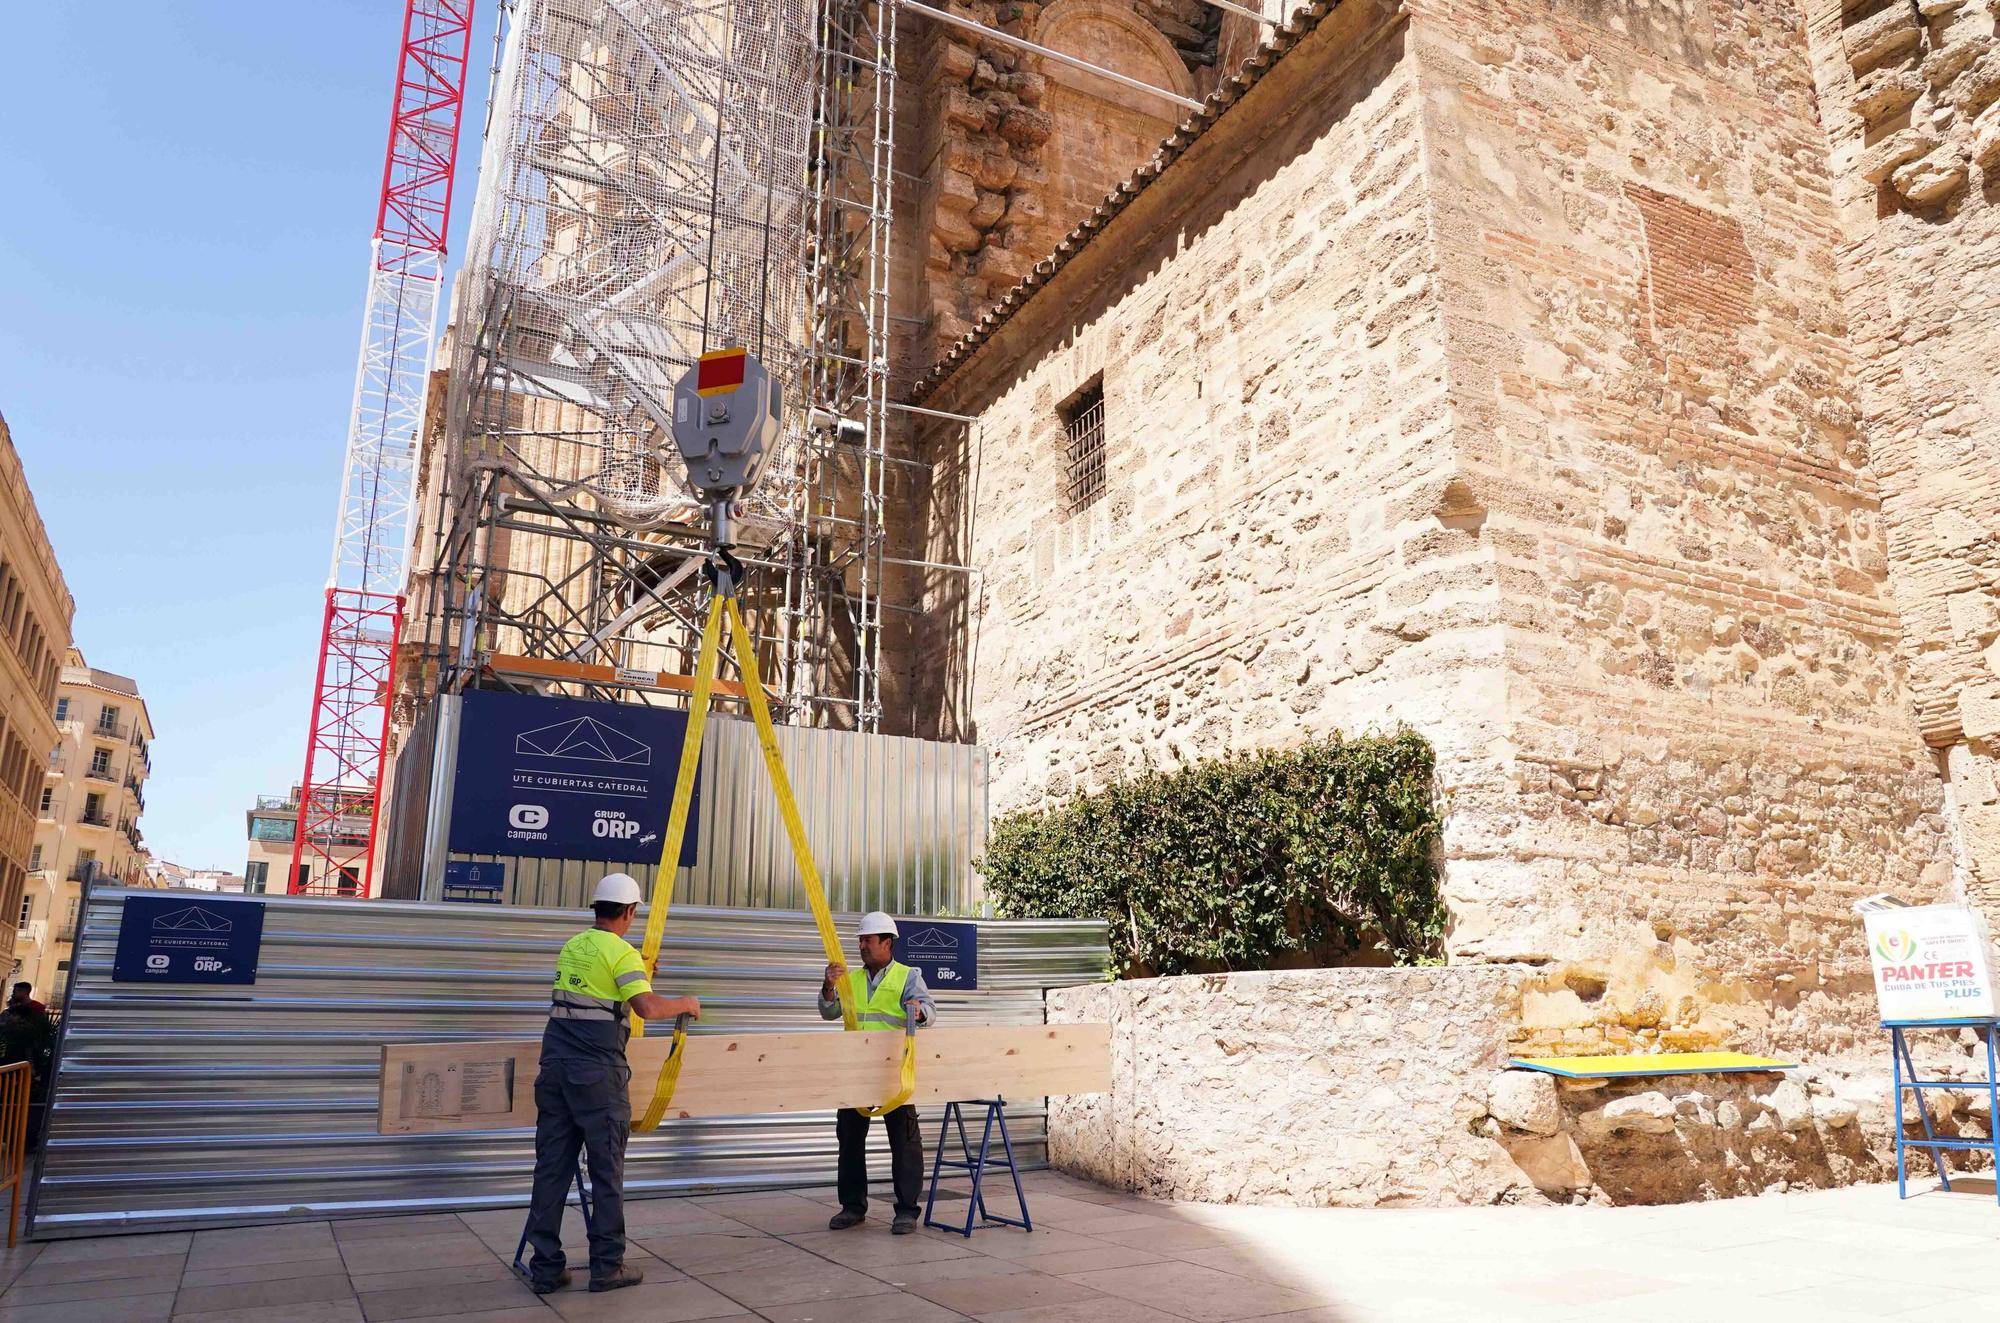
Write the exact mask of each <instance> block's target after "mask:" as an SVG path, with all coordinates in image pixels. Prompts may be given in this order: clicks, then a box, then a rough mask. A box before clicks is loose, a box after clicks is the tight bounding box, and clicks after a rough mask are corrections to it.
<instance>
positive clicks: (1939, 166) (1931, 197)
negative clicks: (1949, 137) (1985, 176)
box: [1889, 150, 1967, 207]
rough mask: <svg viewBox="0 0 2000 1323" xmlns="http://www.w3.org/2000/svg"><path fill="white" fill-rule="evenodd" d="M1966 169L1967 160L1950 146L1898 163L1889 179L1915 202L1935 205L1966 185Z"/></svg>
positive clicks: (1922, 204) (1903, 194)
mask: <svg viewBox="0 0 2000 1323" xmlns="http://www.w3.org/2000/svg"><path fill="white" fill-rule="evenodd" d="M1966 173H1967V172H1966V165H1965V161H1964V160H1963V159H1962V158H1960V157H1959V155H1958V154H1957V153H1956V152H1953V151H1949V150H1947V151H1942V152H1937V153H1935V154H1933V155H1931V156H1926V157H1924V158H1923V159H1921V160H1917V161H1911V162H1909V163H1908V164H1906V165H1901V166H1898V167H1897V168H1896V171H1895V173H1893V174H1892V175H1890V176H1889V182H1890V185H1891V186H1892V187H1894V188H1895V190H1896V192H1897V193H1898V194H1900V195H1901V196H1902V197H1903V199H1904V200H1905V201H1906V202H1909V203H1910V204H1911V205H1913V206H1918V207H1935V206H1937V205H1939V204H1940V203H1943V202H1945V201H1947V200H1949V199H1950V197H1951V195H1952V194H1954V193H1956V192H1958V190H1959V189H1961V188H1963V187H1965V178H1966Z"/></svg>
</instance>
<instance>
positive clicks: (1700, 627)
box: [1411, 0, 1950, 1053]
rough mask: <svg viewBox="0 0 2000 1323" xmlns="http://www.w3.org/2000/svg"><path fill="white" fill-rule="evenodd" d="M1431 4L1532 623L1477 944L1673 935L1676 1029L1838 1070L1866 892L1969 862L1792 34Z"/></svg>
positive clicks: (1507, 581)
mask: <svg viewBox="0 0 2000 1323" xmlns="http://www.w3.org/2000/svg"><path fill="white" fill-rule="evenodd" d="M1412 10H1413V18H1412V22H1411V31H1412V48H1413V54H1414V58H1415V61H1416V62H1417V64H1418V67H1419V70H1420V72H1419V74H1418V78H1419V82H1420V84H1421V86H1422V87H1423V89H1424V110H1425V116H1424V121H1423V129H1424V139H1425V144H1426V148H1427V152H1428V163H1429V170H1428V175H1427V183H1428V197H1429V201H1430V205H1431V208H1432V214H1433V218H1434V219H1433V228H1432V234H1433V239H1434V242H1435V244H1436V248H1437V252H1438V266H1439V270H1440V279H1439V286H1438V288H1439V297H1440V300H1441V304H1442V307H1443V309H1444V313H1443V320H1444V328H1445V335H1446V339H1447V343H1448V350H1447V356H1448V372H1449V378H1450V381H1451V387H1452V389H1451V414H1452V420H1453V442H1454V446H1455V449H1456V454H1457V457H1458V461H1459V464H1460V466H1461V474H1462V480H1463V482H1464V485H1465V487H1466V488H1467V490H1468V501H1469V504H1470V505H1471V506H1472V507H1474V508H1475V509H1476V510H1477V512H1478V513H1477V516H1476V518H1477V527H1476V529H1474V530H1473V531H1472V535H1471V536H1472V540H1473V542H1474V543H1475V544H1476V545H1477V546H1479V547H1481V548H1484V549H1489V550H1490V554H1491V555H1492V557H1493V558H1494V560H1495V562H1496V566H1497V573H1498V576H1499V580H1500V584H1501V599H1502V603H1503V611H1504V615H1505V619H1506V641H1505V665H1506V674H1507V699H1506V716H1507V731H1508V738H1507V746H1506V758H1507V763H1508V770H1509V775H1510V781H1511V787H1512V791H1513V793H1512V794H1511V796H1510V797H1509V800H1508V803H1507V806H1506V811H1505V814H1504V816H1503V817H1501V818H1500V819H1499V820H1497V821H1495V822H1494V824H1493V836H1492V839H1491V846H1492V848H1491V850H1490V851H1489V852H1488V853H1486V854H1485V855H1484V856H1483V857H1478V858H1464V859H1461V860H1458V861H1455V863H1454V866H1453V868H1452V870H1451V881H1452V893H1451V900H1452V906H1453V912H1454V915H1455V917H1456V919H1457V923H1456V926H1455V929H1454V933H1453V949H1454V952H1455V953H1456V954H1457V955H1458V956H1460V957H1477V958H1485V959H1529V960H1539V959H1545V958H1547V957H1550V956H1554V957H1558V958H1568V959H1574V958H1576V957H1579V956H1595V957H1604V956H1614V955H1615V956H1618V957H1620V958H1621V959H1629V958H1630V957H1631V956H1632V955H1633V954H1635V953H1636V954H1643V953H1647V952H1651V953H1652V957H1651V958H1652V959H1653V961H1654V964H1655V967H1657V965H1658V962H1659V960H1660V959H1661V958H1663V957H1664V956H1665V955H1666V953H1667V952H1668V951H1669V950H1671V951H1672V952H1673V953H1674V959H1673V964H1674V967H1675V969H1676V970H1677V971H1679V975H1678V976H1679V978H1681V979H1683V980H1692V982H1691V985H1690V986H1688V987H1687V989H1686V991H1685V992H1684V993H1683V994H1682V995H1680V996H1674V997H1666V998H1663V999H1662V1001H1663V1005H1662V1007H1661V1010H1660V1014H1659V1016H1658V1018H1657V1019H1655V1020H1654V1021H1652V1023H1651V1024H1650V1025H1649V1026H1647V1027H1650V1028H1658V1029H1660V1030H1661V1031H1662V1032H1663V1033H1665V1034H1666V1035H1668V1036H1670V1037H1672V1038H1674V1039H1677V1040H1679V1041H1680V1045H1682V1046H1689V1047H1692V1046H1704V1045H1713V1044H1717V1043H1726V1042H1732V1041H1738V1040H1740V1038H1741V1036H1742V1035H1744V1034H1746V1033H1762V1032H1766V1031H1768V1032H1769V1033H1770V1034H1771V1035H1772V1036H1773V1037H1772V1042H1773V1043H1774V1045H1776V1046H1779V1047H1781V1048H1785V1049H1787V1050H1804V1051H1811V1052H1815V1053H1838V1052H1841V1051H1843V1050H1845V1048H1846V1047H1847V1046H1848V1044H1849V1043H1850V1042H1851V1041H1853V1037H1854V1035H1855V1034H1856V1033H1857V1032H1861V1031H1864V1030H1866V1029H1867V1028H1868V1027H1869V1023H1870V1021H1871V1019H1872V1010H1873V1007H1872V999H1871V998H1870V997H1869V996H1868V972H1867V965H1866V961H1865V958H1864V952H1863V949H1862V944H1861V941H1860V932H1859V925H1858V923H1857V922H1856V921H1855V919H1854V916H1853V915H1852V913H1851V912H1850V911H1849V909H1848V906H1849V905H1850V904H1851V902H1852V901H1853V900H1854V899H1856V898H1857V897H1859V896H1860V895H1862V894H1865V893H1867V892H1869V891H1873V890H1877V889H1883V888H1888V889H1893V890H1897V891H1899V892H1902V893H1904V894H1907V895H1910V896H1912V897H1917V896H1923V897H1930V896H1935V895H1938V894H1940V893H1942V892H1944V891H1945V890H1946V889H1947V888H1948V887H1949V884H1950V867H1949V859H1950V853H1949V840H1948V835H1947V832H1946V829H1945V821H1944V818H1943V816H1942V812H1941V808H1942V804H1941V795H1940V792H1939V787H1938V782H1937V777H1936V774H1935V770H1934V768H1933V766H1932V762H1931V759H1930V758H1929V757H1928V756H1927V754H1926V751H1925V750H1924V748H1923V744H1922V741H1921V739H1920V738H1919V737H1918V735H1917V732H1916V729H1915V723H1914V721H1913V720H1912V714H1911V705H1910V696H1909V691H1908V690H1907V689H1906V688H1905V686H1904V682H1903V677H1902V674H1901V668H1900V666H1899V664H1898V656H1897V652H1898V626H1897V616H1896V610H1895V603H1894V601H1893V599H1892V598H1891V597H1890V594H1889V592H1888V590H1887V584H1886V572H1887V558H1886V549H1885V544H1884V538H1883V533H1882V529H1881V522H1880V515H1879V510H1878V499H1877V493H1876V488H1875V482H1874V477H1873V475H1872V473H1871V472H1870V471H1869V468H1868V460H1869V453H1868V449H1867V444H1866V438H1865V435H1864V432H1863V428H1862V425H1861V417H1860V412H1861V411H1860V406H1859V404H1858V401H1857V383H1856V363H1855V357H1854V354H1853V352H1852V350H1851V349H1850V347H1849V342H1848V339H1847V317H1846V314H1845V311H1844V309H1843V307H1842V305H1841V301H1840V288H1839V284H1838V281H1837V278H1836V251H1837V248H1838V240H1839V234H1838V229H1837V227H1836V224H1835V217H1834V213H1833V208H1832V205H1831V199H1830V196H1829V190H1830V179H1829V177H1828V173H1827V166H1826V153H1825V147H1824V138H1823V135H1822V133H1821V130H1820V127H1819V123H1818V118H1817V107H1816V102H1815V93H1814V84H1813V81H1812V77H1811V65H1810V61H1809V58H1808V52H1807V46H1806V42H1805V39H1804V34H1803V32H1802V30H1801V29H1800V27H1799V24H1798V21H1797V16H1796V12H1795V10H1794V9H1793V7H1792V6H1791V5H1790V4H1788V3H1783V2H1782V0H1767V2H1765V3H1735V4H1728V5H1723V4H1709V3H1707V0H1674V2H1673V3H1667V4H1627V3H1622V2H1620V0H1561V2H1560V3H1556V4H1553V5H1550V4H1546V3H1540V2H1537V3H1510V2H1509V0H1421V3H1413V5H1412ZM1460 554H1461V555H1469V554H1471V548H1467V549H1466V550H1465V551H1462V552H1461V553H1460ZM1644 979H1645V975H1644V973H1643V968H1633V969H1631V970H1630V971H1629V972H1628V974H1627V975H1626V976H1624V981H1623V982H1614V985H1613V986H1614V991H1618V990H1620V989H1622V990H1623V993H1624V994H1625V995H1629V994H1631V993H1632V992H1634V991H1636V987H1637V986H1638V984H1639V983H1642V982H1643V981H1644ZM1635 980H1636V981H1635Z"/></svg>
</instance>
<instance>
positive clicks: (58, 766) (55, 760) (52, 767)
mask: <svg viewBox="0 0 2000 1323" xmlns="http://www.w3.org/2000/svg"><path fill="white" fill-rule="evenodd" d="M68 767H69V759H68V757H66V756H65V755H64V753H63V751H62V750H61V749H53V750H51V751H50V752H49V775H50V776H61V775H62V774H63V772H64V770H65V769H67V768H68Z"/></svg>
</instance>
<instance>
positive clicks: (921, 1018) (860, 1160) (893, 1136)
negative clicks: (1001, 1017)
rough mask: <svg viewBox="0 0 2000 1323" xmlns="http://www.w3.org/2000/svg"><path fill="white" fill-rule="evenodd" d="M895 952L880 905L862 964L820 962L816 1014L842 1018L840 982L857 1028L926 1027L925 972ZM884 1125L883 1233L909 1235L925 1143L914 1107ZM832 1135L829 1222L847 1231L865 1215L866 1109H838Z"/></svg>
mask: <svg viewBox="0 0 2000 1323" xmlns="http://www.w3.org/2000/svg"><path fill="white" fill-rule="evenodd" d="M895 955H896V921H895V920H894V919H892V918H890V917H889V916H888V915H886V914H884V913H882V912H881V911H880V910H877V911H875V912H874V913H873V914H867V915H864V916H862V919H861V964H862V968H860V969H857V970H854V971H853V972H852V973H850V972H848V969H847V966H845V965H842V964H832V965H828V966H827V967H826V979H825V981H824V982H822V983H821V984H820V988H819V1014H820V1018H821V1019H823V1020H838V1019H839V1018H840V994H839V984H840V980H842V979H846V980H847V984H848V990H849V992H850V993H851V994H852V996H853V999H854V1009H855V1011H856V1013H857V1014H856V1017H855V1018H856V1020H857V1023H856V1024H855V1026H854V1027H855V1028H856V1029H907V1028H908V1027H909V1026H910V1025H911V1024H913V1023H914V1024H917V1025H928V1024H929V1023H930V1022H931V1021H932V1020H933V1019H935V1018H936V1017H937V1007H936V1005H935V1004H934V1003H933V1002H932V1001H931V993H930V989H929V988H927V987H925V986H924V976H923V975H922V974H921V973H919V972H918V971H916V970H914V969H911V968H910V967H909V966H908V965H904V964H898V963H897V961H896V958H895ZM882 1125H883V1128H884V1129H886V1130H887V1131H888V1132H889V1172H890V1175H891V1177H892V1178H893V1184H894V1186H895V1190H896V1219H895V1221H893V1222H892V1223H890V1224H889V1230H890V1231H892V1232H893V1233H895V1234H896V1235H898V1236H907V1235H909V1234H910V1233H911V1232H913V1231H915V1230H916V1229H917V1195H918V1193H919V1192H920V1191H921V1190H922V1189H923V1183H924V1141H923V1139H922V1137H921V1136H919V1135H918V1133H917V1109H916V1108H915V1107H913V1106H911V1105H910V1104H909V1103H904V1104H903V1105H902V1106H901V1107H898V1108H897V1109H896V1110H895V1111H893V1112H890V1113H889V1114H888V1115H887V1116H885V1117H883V1118H882ZM835 1134H837V1135H838V1136H839V1139H840V1211H839V1212H838V1213H835V1214H834V1215H833V1220H832V1221H831V1222H829V1223H827V1226H829V1227H830V1228H832V1229H833V1230H835V1231H845V1230H846V1229H847V1228H849V1227H852V1226H859V1225H860V1224H861V1221H862V1219H863V1218H865V1217H867V1216H868V1155H867V1144H868V1114H867V1113H866V1112H858V1111H856V1110H854V1109H853V1108H851V1107H843V1108H841V1109H840V1116H839V1118H838V1120H837V1121H836V1122H835Z"/></svg>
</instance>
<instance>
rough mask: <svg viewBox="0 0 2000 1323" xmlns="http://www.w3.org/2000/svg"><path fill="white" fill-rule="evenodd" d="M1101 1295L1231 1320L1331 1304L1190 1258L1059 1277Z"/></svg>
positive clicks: (1197, 1320)
mask: <svg viewBox="0 0 2000 1323" xmlns="http://www.w3.org/2000/svg"><path fill="white" fill-rule="evenodd" d="M1063 1280H1065V1281H1071V1282H1078V1283H1081V1284H1082V1285H1084V1286H1088V1287H1090V1288H1091V1289H1092V1290H1094V1291H1101V1292H1103V1293H1104V1294H1105V1295H1115V1296H1117V1297H1119V1298H1120V1299H1123V1300H1133V1301H1137V1302H1138V1303H1139V1304H1142V1305H1151V1306H1152V1307H1153V1308H1155V1309H1158V1310H1163V1311H1165V1312H1166V1313H1169V1314H1177V1315H1179V1316H1180V1317H1182V1318H1185V1319H1192V1320H1194V1323H1234V1320H1236V1319H1245V1318H1261V1317H1263V1316H1264V1315H1266V1314H1284V1313H1290V1312H1295V1311H1298V1310H1302V1309H1310V1308H1312V1307H1314V1306H1316V1305H1327V1304H1332V1303H1334V1302H1333V1301H1331V1300H1329V1299H1327V1298H1326V1297H1325V1296H1324V1295H1323V1294H1318V1293H1309V1292H1306V1291H1299V1290H1294V1289H1292V1288H1290V1287H1286V1286H1279V1285H1277V1284H1275V1283H1272V1282H1260V1281H1256V1280H1253V1279H1252V1278H1248V1277H1238V1276H1236V1275H1235V1274H1234V1273H1226V1272H1222V1271H1220V1270H1218V1269H1215V1268H1204V1267H1202V1266H1200V1265H1199V1264H1194V1263H1151V1264H1147V1265H1145V1266H1143V1267H1138V1268H1111V1269H1107V1270H1105V1271H1102V1272H1086V1273H1077V1274H1075V1275H1074V1276H1071V1277H1067V1278H1064V1279H1063Z"/></svg>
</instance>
